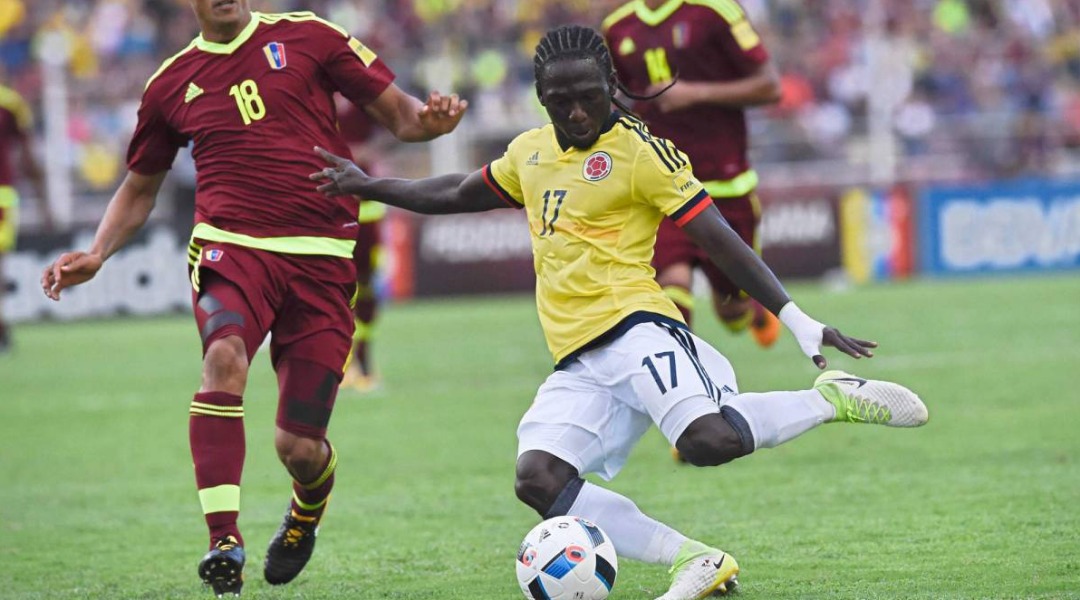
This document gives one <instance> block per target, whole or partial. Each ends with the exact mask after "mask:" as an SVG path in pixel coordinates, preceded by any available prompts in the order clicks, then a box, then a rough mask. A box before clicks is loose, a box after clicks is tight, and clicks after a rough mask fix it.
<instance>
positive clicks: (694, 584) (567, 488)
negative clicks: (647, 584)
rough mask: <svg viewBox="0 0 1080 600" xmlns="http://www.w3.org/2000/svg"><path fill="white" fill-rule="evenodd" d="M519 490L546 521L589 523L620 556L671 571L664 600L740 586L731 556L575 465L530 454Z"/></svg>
mask: <svg viewBox="0 0 1080 600" xmlns="http://www.w3.org/2000/svg"><path fill="white" fill-rule="evenodd" d="M733 435H734V434H733ZM736 445H737V443H736ZM514 488H515V492H516V493H517V496H518V499H519V500H521V501H522V502H524V503H525V504H527V505H528V506H530V507H532V508H533V510H535V511H537V513H539V514H540V515H541V516H542V517H543V518H545V519H549V518H552V517H556V516H562V515H568V514H572V515H577V516H581V517H584V518H586V519H589V520H590V521H593V522H594V523H596V524H598V525H600V527H601V528H603V529H604V531H606V532H607V534H608V535H609V536H610V537H611V541H612V543H613V544H615V546H616V547H617V548H619V554H620V556H625V557H627V558H632V559H635V560H640V561H643V562H649V563H657V564H665V565H669V566H670V567H671V573H672V584H671V587H670V588H669V589H668V591H667V593H665V594H664V595H663V596H662V598H663V600H697V599H700V598H705V597H706V596H709V595H713V594H717V593H724V592H726V591H728V590H730V589H732V588H733V587H734V585H735V584H736V581H735V576H736V575H737V574H738V572H739V566H738V564H737V563H736V562H735V559H734V558H732V557H731V556H730V555H728V554H726V553H725V552H723V551H722V550H718V549H716V548H712V547H710V546H708V545H706V544H702V543H701V542H698V541H695V540H692V539H689V538H687V537H686V536H685V535H683V534H681V533H679V532H678V531H676V530H674V529H672V528H671V527H669V526H667V525H665V524H664V523H661V522H660V521H657V520H655V519H653V518H652V517H649V516H648V515H646V514H645V513H643V512H642V511H641V510H640V509H639V508H638V507H637V505H636V504H634V502H633V501H632V500H630V499H629V498H627V497H625V496H622V495H620V494H617V493H615V492H613V491H611V490H608V489H606V488H603V487H600V486H598V485H595V484H592V483H589V482H587V481H585V480H584V479H581V478H580V477H579V476H578V472H577V470H576V469H575V468H574V467H573V466H572V465H570V464H569V463H567V462H565V461H563V460H562V459H559V458H558V457H556V456H553V455H551V454H549V453H547V452H543V451H540V450H530V451H528V452H525V453H523V454H522V455H521V456H520V457H518V463H517V478H516V481H515V483H514Z"/></svg>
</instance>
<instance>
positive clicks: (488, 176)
mask: <svg viewBox="0 0 1080 600" xmlns="http://www.w3.org/2000/svg"><path fill="white" fill-rule="evenodd" d="M482 172H483V174H484V183H486V184H487V185H488V187H489V188H491V191H493V192H495V195H496V196H498V197H499V198H502V201H503V202H505V203H506V204H508V205H509V206H510V207H511V208H519V209H520V208H525V205H524V204H522V203H521V202H518V201H517V199H515V198H514V197H513V196H511V195H510V193H509V192H507V191H506V190H504V189H503V187H502V186H501V185H499V182H498V181H496V180H495V175H494V174H493V173H492V172H491V163H488V164H486V165H484V168H483V171H482Z"/></svg>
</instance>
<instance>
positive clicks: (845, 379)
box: [832, 377, 866, 387]
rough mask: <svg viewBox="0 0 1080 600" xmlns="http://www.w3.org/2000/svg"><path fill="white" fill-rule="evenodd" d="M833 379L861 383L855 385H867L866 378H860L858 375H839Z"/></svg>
mask: <svg viewBox="0 0 1080 600" xmlns="http://www.w3.org/2000/svg"><path fill="white" fill-rule="evenodd" d="M832 381H847V382H850V383H857V384H859V385H857V386H855V387H862V386H864V385H866V380H865V379H859V378H858V377H837V378H836V379H833V380H832Z"/></svg>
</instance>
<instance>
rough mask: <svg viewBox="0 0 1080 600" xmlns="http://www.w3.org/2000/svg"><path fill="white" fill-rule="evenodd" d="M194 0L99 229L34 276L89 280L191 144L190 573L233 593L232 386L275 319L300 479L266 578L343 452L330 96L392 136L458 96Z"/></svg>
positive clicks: (355, 54) (292, 558)
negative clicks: (328, 155) (406, 87)
mask: <svg viewBox="0 0 1080 600" xmlns="http://www.w3.org/2000/svg"><path fill="white" fill-rule="evenodd" d="M191 4H192V7H193V8H194V10H195V14H196V16H197V17H198V21H199V26H200V29H201V31H202V33H201V35H200V36H199V37H197V38H196V39H195V40H194V41H193V42H192V43H191V44H190V45H188V47H187V48H185V49H183V50H182V51H181V52H180V53H178V54H177V55H175V56H174V57H172V58H170V59H169V60H167V61H166V62H165V63H164V64H163V65H162V66H161V68H160V69H159V70H158V72H157V73H155V74H154V76H153V77H151V78H150V81H149V82H148V83H147V86H146V91H145V92H144V94H143V99H142V104H141V105H140V107H139V122H138V125H137V127H136V129H135V134H134V136H133V138H132V141H131V145H130V147H129V149H128V169H129V171H128V174H127V177H126V178H125V179H124V181H123V183H121V185H120V188H119V189H118V190H117V192H116V194H115V195H114V196H113V198H112V200H111V201H110V202H109V206H108V208H107V209H106V211H105V216H104V217H103V218H102V221H101V224H100V225H99V227H98V231H97V235H96V236H95V238H94V242H93V244H92V245H91V247H90V249H89V250H87V251H86V252H68V253H65V254H62V255H61V256H60V257H59V258H58V259H57V260H56V261H55V262H54V263H53V264H52V265H50V266H49V267H48V268H46V269H45V272H44V273H43V275H42V280H41V283H42V287H43V288H44V290H45V293H46V295H47V296H49V297H50V298H52V299H54V300H59V298H60V293H61V290H63V289H64V288H66V287H71V286H73V285H78V284H80V283H83V282H85V281H87V280H89V279H90V278H92V277H93V276H94V275H95V274H96V273H97V272H98V270H99V269H100V268H101V266H102V263H103V262H104V261H105V260H107V259H108V258H109V256H111V255H112V254H113V253H115V252H116V251H117V250H118V249H119V248H120V247H121V246H122V245H123V244H124V243H125V242H127V241H128V240H129V239H130V238H131V236H132V235H133V234H134V233H135V232H136V231H137V230H138V229H139V228H140V227H141V226H142V225H143V223H145V222H146V219H147V217H148V216H149V213H150V211H151V209H152V208H153V206H154V200H155V198H156V196H157V193H158V190H159V188H160V186H161V182H162V180H163V179H164V178H165V174H166V172H167V171H168V169H169V168H170V166H171V165H172V162H173V159H174V158H175V156H176V152H177V150H178V149H179V148H181V147H183V146H185V145H186V144H187V143H188V141H189V140H192V141H193V142H194V146H193V150H192V156H193V158H194V159H195V168H196V171H197V172H198V183H197V189H196V193H195V196H196V198H195V228H194V230H193V231H192V238H191V246H190V257H189V258H190V273H191V281H192V287H193V293H192V303H193V309H194V312H195V320H196V324H197V326H198V330H199V335H200V336H201V338H202V343H203V370H202V385H201V387H200V388H199V392H198V393H196V394H195V397H194V400H193V401H192V402H191V408H190V414H191V416H190V420H189V428H190V440H191V453H192V457H193V459H194V463H195V481H196V484H197V487H198V490H199V500H200V502H201V504H202V508H203V513H204V514H205V516H206V523H207V526H208V527H209V530H210V551H209V552H208V553H207V554H206V556H205V557H204V558H203V560H202V561H201V562H200V563H199V569H198V572H199V576H200V577H201V579H202V580H203V582H204V583H206V584H209V585H211V586H212V587H213V589H214V592H215V593H216V594H218V595H223V594H239V593H240V590H241V587H242V586H243V567H244V561H245V552H244V548H243V537H242V536H241V534H240V530H239V528H238V527H237V516H238V514H239V509H240V476H241V472H242V469H243V462H244V452H245V441H244V424H243V415H244V408H243V400H242V395H243V393H244V388H245V385H246V383H247V375H248V368H249V364H250V361H251V358H252V356H253V355H254V354H255V351H256V350H257V349H258V347H259V345H260V344H261V343H262V341H263V339H265V337H266V335H267V334H268V333H270V334H272V335H271V343H270V358H271V362H272V364H273V366H274V370H275V372H276V373H277V378H278V387H279V397H278V412H277V419H276V426H277V427H276V431H275V439H274V444H275V447H276V449H277V453H278V457H279V458H280V460H281V462H282V464H284V465H285V468H286V469H287V470H288V472H289V474H290V475H291V476H292V478H293V484H292V490H291V495H292V499H291V501H290V506H289V509H288V511H287V512H286V514H285V519H284V521H283V523H282V525H281V528H280V529H279V530H278V532H277V534H276V535H275V536H274V537H273V539H272V540H271V542H270V547H269V549H268V550H267V553H266V561H265V564H264V569H263V575H264V576H265V578H266V580H267V581H268V582H269V583H271V584H283V583H287V582H289V581H291V580H292V579H293V578H295V577H296V576H297V575H298V574H299V573H300V571H301V570H302V569H303V568H304V566H305V565H306V564H307V562H308V559H309V558H310V556H311V553H312V551H313V549H314V544H315V535H316V532H317V529H318V524H319V520H320V518H321V517H322V514H323V511H324V510H325V508H326V501H327V499H328V498H329V495H330V490H331V488H332V487H333V482H334V471H335V469H336V466H337V453H336V452H335V451H334V448H333V446H331V445H330V443H329V441H327V439H326V428H327V424H328V423H329V420H330V414H331V411H332V410H333V406H334V399H335V398H336V396H337V390H338V386H339V384H340V382H341V378H342V372H343V370H344V367H345V364H346V361H347V357H348V355H349V351H350V348H351V345H352V331H353V321H352V311H351V306H350V301H351V299H352V298H353V295H354V292H355V289H356V274H355V271H354V267H353V264H352V256H353V248H354V246H355V244H356V227H357V222H356V216H357V215H356V200H355V199H354V198H346V197H342V198H339V199H336V200H327V199H326V198H324V197H323V196H322V195H321V194H319V193H318V192H316V191H315V190H314V189H313V187H312V186H311V183H310V181H309V180H308V178H307V175H308V173H311V172H312V171H314V170H318V169H320V168H322V163H321V162H320V161H319V157H318V156H317V155H315V154H314V153H313V152H312V151H311V149H312V147H314V146H325V147H329V148H333V149H334V151H335V152H338V153H347V152H348V146H347V145H346V144H345V140H344V139H342V137H341V135H340V133H339V132H338V130H337V118H336V111H335V109H334V100H333V96H334V94H335V93H336V92H340V93H341V94H342V95H343V96H345V97H346V98H348V99H349V100H350V101H352V102H353V103H355V104H357V105H360V106H363V107H364V110H365V111H366V112H367V113H368V114H369V115H371V117H372V118H373V119H374V120H375V121H377V122H378V123H379V124H380V125H382V126H383V127H385V128H386V129H388V130H389V131H390V132H391V133H392V134H393V135H394V137H396V138H398V139H400V140H403V141H423V140H429V139H432V138H434V137H437V136H439V135H441V134H444V133H448V132H450V131H452V130H453V129H454V128H455V127H456V126H457V124H458V122H460V120H461V118H462V115H463V112H464V110H465V108H466V106H467V104H466V103H465V102H464V101H459V100H458V98H457V96H450V97H441V96H439V94H437V93H432V94H431V95H430V97H429V98H428V101H427V102H426V103H424V102H421V101H420V100H418V99H416V98H414V97H412V96H410V95H408V94H406V93H405V92H403V91H402V90H401V89H399V88H398V87H397V86H395V85H394V84H393V79H394V74H393V73H392V72H391V71H390V70H389V69H388V68H387V67H386V65H385V64H383V62H382V61H381V60H379V59H378V58H377V57H376V55H375V53H374V52H372V51H371V50H370V49H368V48H367V47H366V46H364V45H363V44H362V43H361V42H360V41H359V40H357V39H355V38H353V37H351V36H350V35H349V34H348V33H347V32H346V31H345V30H343V29H341V28H340V27H338V26H336V25H333V24H331V23H328V22H326V21H323V20H322V19H319V18H318V17H316V16H315V15H313V14H311V13H288V14H259V13H255V12H252V11H251V9H250V8H249V6H248V0H191Z"/></svg>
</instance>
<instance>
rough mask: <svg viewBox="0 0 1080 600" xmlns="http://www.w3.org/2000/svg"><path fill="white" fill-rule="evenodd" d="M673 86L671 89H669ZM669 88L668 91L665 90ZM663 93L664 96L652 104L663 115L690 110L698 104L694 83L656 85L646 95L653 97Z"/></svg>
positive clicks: (650, 87)
mask: <svg viewBox="0 0 1080 600" xmlns="http://www.w3.org/2000/svg"><path fill="white" fill-rule="evenodd" d="M668 86H671V87H668ZM664 88H667V90H664ZM661 91H663V93H662V94H660V95H659V96H657V97H655V98H653V99H652V100H650V101H649V102H652V103H653V104H655V105H656V107H657V108H659V109H660V112H662V113H669V112H675V111H679V110H684V109H687V108H690V107H691V106H693V105H694V104H696V103H697V92H696V89H695V88H694V84H693V83H689V82H686V81H676V82H675V83H654V84H653V85H650V86H649V88H648V89H647V90H645V94H646V95H649V96H651V95H653V94H657V93H660V92H661Z"/></svg>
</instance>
